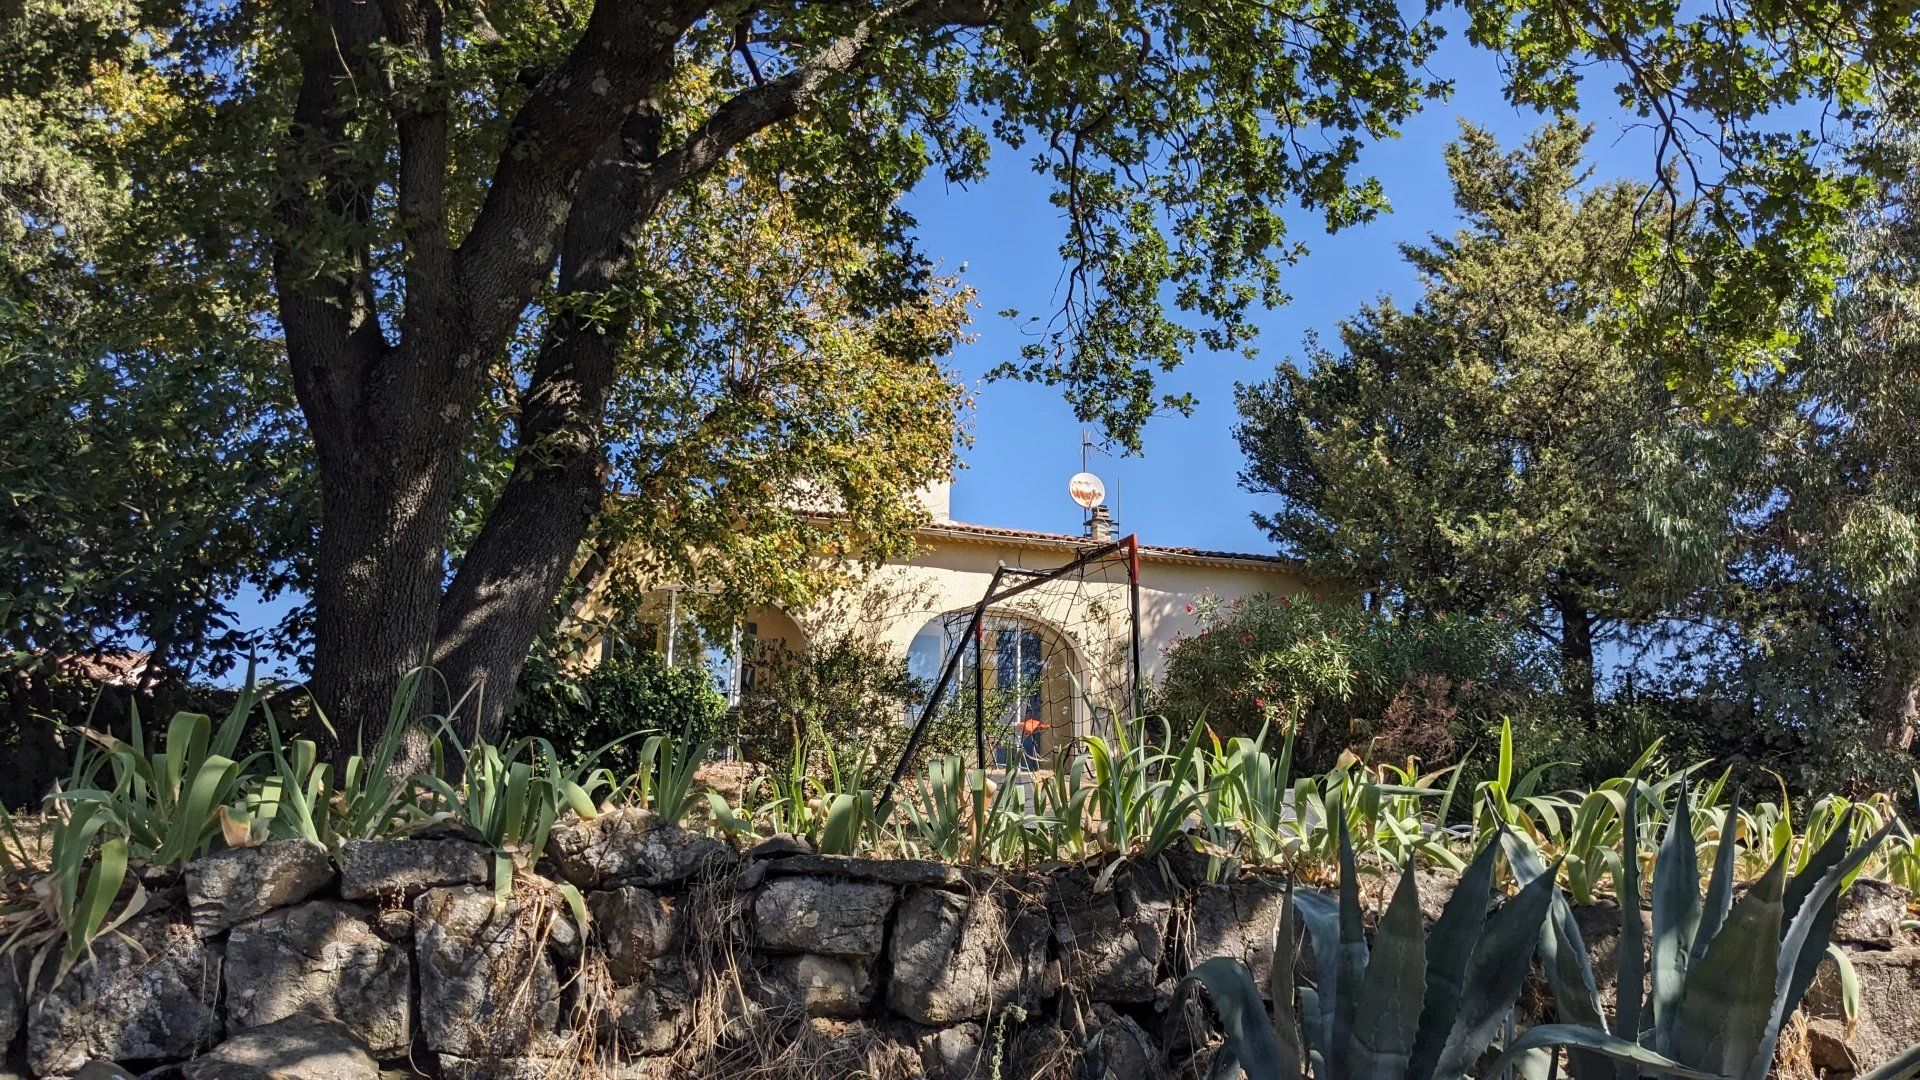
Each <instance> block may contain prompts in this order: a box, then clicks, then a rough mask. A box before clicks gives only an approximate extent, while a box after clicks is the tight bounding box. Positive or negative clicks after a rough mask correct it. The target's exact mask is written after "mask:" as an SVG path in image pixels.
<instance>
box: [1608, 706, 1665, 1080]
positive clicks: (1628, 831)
mask: <svg viewBox="0 0 1920 1080" xmlns="http://www.w3.org/2000/svg"><path fill="white" fill-rule="evenodd" d="M1655 745H1658V743H1657V742H1656V744H1655ZM1648 753H1649V754H1651V753H1652V749H1651V748H1649V749H1648ZM1615 892H1616V893H1618V894H1619V895H1618V899H1619V901H1620V945H1619V948H1618V951H1617V954H1616V958H1615V966H1616V968H1617V969H1618V970H1619V976H1618V977H1617V978H1616V980H1615V983H1614V985H1615V987H1616V990H1615V991H1614V996H1615V997H1616V999H1617V1001H1616V1007H1615V1009H1614V1021H1613V1027H1614V1030H1615V1031H1617V1032H1619V1033H1620V1035H1621V1036H1622V1037H1624V1038H1626V1039H1627V1040H1628V1041H1630V1042H1638V1041H1639V1039H1640V1013H1641V1008H1640V1006H1641V999H1642V995H1643V994H1644V993H1645V992H1646V986H1645V978H1646V973H1647V972H1646V927H1645V926H1643V925H1642V924H1641V922H1640V779H1639V775H1638V774H1637V773H1636V774H1635V775H1634V776H1632V777H1631V778H1630V780H1629V783H1628V786H1627V805H1626V810H1625V812H1624V813H1622V814H1621V817H1620V879H1619V881H1618V883H1617V888H1616V889H1615ZM1617 1071H1618V1072H1619V1073H1620V1075H1621V1076H1622V1077H1624V1078H1627V1080H1631V1077H1632V1070H1631V1069H1630V1067H1629V1066H1627V1065H1625V1064H1622V1065H1621V1066H1620V1069H1619V1070H1617Z"/></svg>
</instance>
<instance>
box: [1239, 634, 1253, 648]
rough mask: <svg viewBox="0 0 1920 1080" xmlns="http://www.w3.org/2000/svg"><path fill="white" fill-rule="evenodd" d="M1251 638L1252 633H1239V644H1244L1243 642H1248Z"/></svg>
mask: <svg viewBox="0 0 1920 1080" xmlns="http://www.w3.org/2000/svg"><path fill="white" fill-rule="evenodd" d="M1252 640H1253V635H1252V634H1241V635H1240V644H1242V645H1245V644H1246V643H1247V642H1249V641H1252Z"/></svg>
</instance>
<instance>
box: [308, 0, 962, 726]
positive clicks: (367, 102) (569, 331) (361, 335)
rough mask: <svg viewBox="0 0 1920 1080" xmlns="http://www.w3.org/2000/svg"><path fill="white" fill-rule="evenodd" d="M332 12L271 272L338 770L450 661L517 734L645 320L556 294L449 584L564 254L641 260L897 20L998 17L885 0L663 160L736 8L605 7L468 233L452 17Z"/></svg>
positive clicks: (598, 8)
mask: <svg viewBox="0 0 1920 1080" xmlns="http://www.w3.org/2000/svg"><path fill="white" fill-rule="evenodd" d="M312 4H313V6H312V7H311V9H310V10H309V12H308V18H307V22H306V25H305V26H304V27H303V28H301V30H302V32H301V42H300V48H301V53H300V55H301V82H300V89H299V93H298V97H297V100H296V101H295V103H294V107H293V112H292V117H291V123H290V124H289V125H288V133H287V138H286V141H285V143H284V145H282V146H281V147H280V152H279V159H278V162H277V165H278V168H279V170H280V173H281V182H280V184H279V190H280V191H282V192H283V193H285V194H283V196H282V201H281V202H280V203H279V204H278V205H277V207H276V210H277V216H278V218H279V226H280V227H279V230H278V232H277V234H276V238H275V243H274V250H273V268H274V284H275V292H276V295H277V297H278V300H279V314H280V320H281V323H282V328H283V331H284V333H285V338H286V346H287V355H288V362H289V365H290V367H291V369H292V373H293V381H294V390H295V394H296V396H297V397H298V399H299V402H300V406H301V410H302V412H303V413H304V414H305V416H306V418H307V423H308V428H309V431H310V433H311V435H312V438H313V442H314V447H315V454H316V458H317V462H318V467H319V473H320V478H321V497H322V506H321V529H320V539H319V545H318V552H317V558H316V567H315V572H316V578H315V595H314V600H315V607H316V615H317V625H316V628H315V630H316V634H315V648H314V673H313V683H312V685H313V690H314V693H315V696H316V697H317V698H318V700H319V703H320V706H321V708H322V710H323V711H324V712H325V714H326V715H327V717H328V718H329V720H330V721H331V725H332V729H333V731H335V732H337V733H338V734H339V740H340V743H339V744H338V745H335V746H334V750H335V756H336V757H337V756H339V754H340V753H342V752H345V751H347V750H351V748H352V747H353V746H354V745H356V744H357V743H358V742H359V741H360V740H361V739H367V740H370V739H371V738H373V737H374V736H376V735H377V734H378V733H379V731H380V730H381V729H382V728H383V726H384V725H385V723H386V721H387V717H388V712H389V709H390V707H391V704H392V702H393V699H394V695H395V693H396V691H397V689H398V687H399V684H400V680H401V677H402V676H403V675H405V674H406V673H407V672H408V671H409V670H412V669H414V668H416V667H418V666H420V665H422V664H431V665H432V666H433V667H434V669H435V671H436V672H437V674H438V676H439V678H438V679H437V680H436V679H429V680H428V681H427V685H428V686H429V687H435V688H437V687H439V686H444V687H445V691H444V694H440V693H438V692H437V690H436V693H435V695H434V703H435V704H437V705H439V706H443V707H444V706H445V705H447V704H450V703H451V702H453V701H462V700H463V701H464V702H465V703H466V706H465V709H463V715H462V716H461V717H459V719H460V720H461V721H463V722H464V724H463V726H470V730H477V731H478V733H479V734H481V735H484V736H487V737H490V738H491V737H496V736H498V734H499V732H500V728H501V723H502V721H503V720H504V717H505V714H506V710H507V708H508V707H509V706H510V704H511V696H512V692H513V686H514V682H515V680H516V679H517V678H518V675H519V672H520V668H521V666H522V664H523V662H524V661H525V658H526V653H527V649H528V648H529V647H530V645H531V644H532V642H533V640H534V637H535V635H537V634H538V633H539V632H540V630H541V629H542V628H543V627H544V626H545V624H546V621H547V620H548V619H549V618H550V617H551V615H552V605H553V601H554V598H555V596H556V594H557V592H558V590H559V589H560V587H561V585H562V584H563V582H564V580H565V578H566V575H567V573H568V571H569V569H570V567H571V564H572V562H573V560H574V558H575V557H576V554H577V553H578V552H579V549H580V545H581V542H582V541H583V539H585V537H586V536H587V533H588V530H589V528H590V526H591V523H592V521H593V519H594V516H595V514H596V513H597V511H598V509H599V505H600V500H601V499H602V497H603V494H604V491H605V449H604V446H603V445H602V425H603V422H604V413H605V409H606V403H607V399H608V395H609V393H610V391H611V389H612V387H613V384H614V379H615V376H616V364H617V361H618V358H619V353H620V350H621V349H622V348H623V347H624V345H625V338H626V336H627V335H628V334H629V333H630V332H631V329H632V323H633V316H634V313H632V312H621V311H616V312H614V313H613V317H612V318H611V319H610V320H609V319H608V318H607V317H606V316H607V313H606V312H605V311H604V310H601V311H599V312H598V313H597V315H598V318H599V320H600V321H599V322H598V323H597V324H596V325H589V324H588V323H587V322H586V321H585V320H584V319H583V318H582V317H580V316H576V315H573V314H570V313H569V312H570V311H572V310H574V309H572V308H570V307H569V306H568V305H566V304H564V303H563V304H556V305H553V307H552V314H551V317H550V318H549V321H548V325H547V329H546V338H545V340H544V341H543V342H542V343H541V345H540V347H539V351H538V354H537V359H536V361H535V363H534V367H533V371H532V373H531V378H530V379H529V382H528V385H527V386H526V387H525V389H524V390H523V391H522V393H521V396H520V402H519V404H520V412H519V416H518V423H517V426H516V430H515V433H514V435H515V446H514V465H513V470H512V473H511V474H510V476H509V478H508V480H507V483H506V485H505V488H504V489H503V491H502V492H501V494H500V496H499V498H498V500H497V502H496V503H495V505H493V506H492V507H490V508H489V509H488V511H487V513H486V517H485V520H484V522H483V524H482V527H481V530H480V533H479V536H478V538H477V539H476V540H475V542H474V543H473V544H472V546H471V547H470V548H469V549H468V551H467V552H466V554H465V557H464V558H463V559H462V561H461V563H460V565H459V567H458V569H457V572H455V573H454V574H453V576H452V578H451V580H449V578H448V572H449V567H448V565H447V561H448V551H447V539H448V529H449V519H450V515H451V513H452V510H453V508H454V506H455V504H456V502H457V500H458V499H459V498H460V495H461V491H460V482H461V467H462V465H463V460H462V454H463V451H464V448H465V447H466V445H467V444H468V441H469V440H470V439H471V438H472V437H473V435H474V424H475V415H476V411H477V409H476V407H477V405H478V403H479V400H480V396H481V394H482V393H483V392H484V389H485V380H486V378H487V377H488V375H489V372H490V371H491V370H492V369H493V368H494V367H495V366H496V365H497V364H498V363H499V362H500V361H501V359H502V358H503V357H504V356H505V354H506V349H507V347H508V344H509V342H510V341H511V340H512V337H513V335H514V333H515V332H516V331H518V330H519V329H520V328H521V325H522V320H523V319H524V318H525V316H526V312H527V311H528V308H529V305H530V304H532V303H533V301H534V299H535V297H536V296H537V295H539V294H540V292H541V290H542V289H544V288H546V287H547V284H548V282H549V279H550V277H551V276H552V275H553V274H554V273H555V271H556V269H557V271H558V290H559V292H560V294H561V295H562V297H563V298H564V297H568V296H591V295H592V294H596V293H598V294H606V293H607V292H608V290H609V288H610V287H611V286H613V285H614V284H616V283H617V281H618V279H619V278H620V277H621V276H622V275H624V274H628V273H631V272H633V271H634V269H635V267H634V250H635V247H636V240H637V236H638V231H639V230H640V229H641V228H642V227H643V226H644V225H645V224H646V223H647V222H648V221H649V220H650V219H651V218H652V216H653V215H654V214H655V213H656V212H657V210H658V209H659V207H660V206H661V205H662V204H663V203H664V202H665V201H666V200H667V199H668V198H670V197H671V196H672V195H673V194H674V193H675V192H677V191H679V190H681V189H682V188H684V187H685V186H686V185H688V184H691V183H695V182H697V181H698V180H699V179H700V178H701V177H702V176H704V175H705V174H706V173H707V172H708V171H710V170H711V169H713V168H714V167H715V166H716V165H718V164H719V163H721V162H723V161H725V160H726V158H727V157H728V155H730V154H731V153H732V152H733V151H734V149H735V148H737V147H738V146H739V145H740V143H741V142H743V141H744V140H746V139H748V138H750V137H752V136H753V135H754V134H756V133H757V132H759V131H762V130H764V129H766V128H767V127H769V126H772V125H774V124H778V123H781V122H783V121H787V120H790V119H791V118H793V117H795V116H797V115H799V114H801V113H802V112H803V111H804V110H805V109H806V108H807V106H808V105H809V104H810V103H812V102H813V101H814V100H815V99H816V98H817V96H818V94H819V91H820V90H821V88H822V87H823V86H825V85H826V83H827V80H829V79H832V78H835V77H838V76H841V75H843V74H846V73H848V72H849V71H851V70H853V69H855V68H856V67H857V65H858V64H859V63H860V62H861V61H862V60H863V59H864V58H866V57H867V56H868V55H869V54H870V53H871V52H872V50H873V48H874V44H875V42H876V40H878V39H879V38H880V37H881V35H882V33H883V31H889V30H894V31H928V30H933V31H938V30H941V29H944V28H946V27H950V26H955V25H968V26H981V25H985V24H986V23H987V22H988V21H990V19H991V17H992V15H993V13H994V10H995V9H994V6H993V3H992V0H907V2H904V3H896V4H892V5H885V6H881V7H877V8H874V9H873V10H872V12H871V14H870V15H869V16H868V17H867V18H865V19H862V20H860V21H857V22H855V23H853V24H852V25H851V26H850V27H849V28H848V29H847V30H846V31H844V32H842V33H841V35H840V36H839V37H837V38H834V39H832V40H829V41H826V42H824V43H823V44H822V45H821V46H820V47H819V48H818V49H817V50H815V51H814V52H813V53H811V54H810V55H809V56H807V57H803V58H801V59H800V60H799V61H798V62H796V63H795V64H794V66H793V67H791V68H790V69H789V70H787V71H786V72H784V73H783V74H781V75H780V76H779V77H777V78H773V79H771V80H765V81H760V80H756V81H755V82H754V84H753V85H751V86H748V87H746V88H744V89H741V90H739V91H738V92H736V93H734V94H733V95H732V96H731V97H729V98H726V99H725V100H724V101H722V102H721V103H720V104H719V105H718V106H716V107H715V108H714V109H713V110H712V111H711V113H709V114H708V115H707V116H706V117H705V119H704V120H702V121H700V122H699V123H696V124H692V125H690V126H688V127H686V128H684V129H682V130H684V131H685V134H684V135H683V136H682V137H681V138H680V140H679V141H678V142H677V143H676V144H675V145H673V146H671V147H664V146H662V132H663V130H664V128H665V127H666V125H665V124H664V123H663V121H662V118H661V116H660V113H659V110H658V108H657V106H655V105H654V101H655V100H656V93H657V91H658V90H659V89H660V88H661V87H662V86H663V85H665V83H666V82H667V80H668V79H670V78H671V77H672V75H673V68H674V57H675V51H676V49H677V48H678V47H679V45H680V43H681V41H682V39H683V37H685V35H686V34H687V33H688V31H689V30H690V29H692V28H693V27H694V26H695V25H696V24H697V23H698V22H699V21H700V20H701V19H703V18H705V17H707V16H708V14H709V11H710V9H711V8H712V7H713V4H712V2H711V0H668V2H664V3H658V4H646V3H628V2H621V0H600V2H598V3H596V4H595V5H594V8H593V11H592V13H591V15H590V16H589V17H588V19H587V20H586V23H585V26H584V28H583V29H582V30H581V32H580V36H579V38H578V39H577V40H576V41H575V43H574V45H573V46H572V48H571V50H570V52H569V54H568V55H567V57H566V58H565V59H564V60H563V61H562V62H560V63H559V64H557V65H555V66H554V68H553V69H552V70H551V71H548V72H546V73H545V74H544V75H542V76H540V77H539V78H538V81H537V83H536V84H535V85H534V87H533V89H532V91H531V93H530V94H529V95H528V97H527V99H526V100H525V102H524V103H523V104H522V105H521V106H520V108H519V110H518V111H517V112H516V113H515V115H514V116H513V117H512V118H511V120H510V122H509V124H508V128H507V137H506V145H505V146H504V147H503V148H502V150H501V151H500V154H499V157H498V159H497V162H496V163H495V166H494V169H493V173H492V178H491V180H490V182H489V183H488V186H487V190H486V194H485V196H484V198H483V199H482V201H481V205H480V208H479V210H478V213H477V214H476V215H475V216H474V218H473V223H472V225H471V227H470V228H469V229H468V230H467V232H466V235H465V236H464V237H462V238H459V239H458V240H456V238H455V237H454V236H453V235H452V231H453V228H454V227H453V224H452V222H451V220H450V213H449V209H448V207H449V199H448V196H447V189H446V184H447V176H448V172H449V162H450V160H451V158H450V153H449V129H450V126H451V125H450V121H449V117H450V110H449V106H448V101H447V98H446V95H447V94H448V93H449V90H448V89H447V86H446V84H447V81H448V80H447V79H446V78H445V77H444V76H445V72H444V68H443V65H442V62H441V61H442V38H441V35H442V32H443V28H442V25H441V8H440V7H439V5H438V4H436V3H433V2H431V0H379V2H377V3H365V2H361V0H312ZM395 57H403V58H405V60H406V62H405V63H396V62H395V60H394V58H395ZM422 73H425V77H424V78H423V77H422ZM408 79H413V80H415V81H414V82H412V83H407V82H406V80H408ZM382 116H384V121H385V122H386V123H388V124H389V125H390V127H391V131H392V133H393V137H394V145H395V146H396V148H397V151H398V153H397V165H396V166H395V167H393V168H392V169H391V175H376V174H375V172H374V171H373V170H375V169H377V168H380V167H382V166H379V165H370V164H368V163H367V162H365V161H363V160H360V159H359V157H357V156H356V155H355V153H354V152H353V142H354V139H353V135H352V128H351V124H352V123H353V122H354V121H355V118H356V117H358V118H360V119H361V120H368V119H372V120H380V119H381V118H382ZM387 187H390V188H391V190H392V192H393V199H394V209H395V210H396V211H397V220H398V222H399V224H400V230H401V247H402V255H401V259H400V265H401V268H402V270H401V275H400V278H401V280H400V285H399V289H398V292H399V293H400V295H399V296H398V297H394V296H389V295H385V294H384V293H383V292H382V291H381V290H382V289H393V286H392V285H391V284H386V285H379V286H377V285H376V279H375V273H374V269H373V268H374V265H375V259H374V254H373V252H372V250H371V249H370V247H369V246H368V243H369V242H368V241H367V240H366V236H367V235H369V234H370V233H372V232H373V231H374V230H373V229H371V228H369V227H368V226H370V225H371V224H372V223H373V221H374V208H375V206H376V205H378V201H379V193H380V192H381V191H382V189H383V188H387ZM422 707H426V706H425V705H423V706H422ZM315 734H316V735H317V736H319V737H322V738H326V736H327V732H325V731H324V730H321V731H316V732H315Z"/></svg>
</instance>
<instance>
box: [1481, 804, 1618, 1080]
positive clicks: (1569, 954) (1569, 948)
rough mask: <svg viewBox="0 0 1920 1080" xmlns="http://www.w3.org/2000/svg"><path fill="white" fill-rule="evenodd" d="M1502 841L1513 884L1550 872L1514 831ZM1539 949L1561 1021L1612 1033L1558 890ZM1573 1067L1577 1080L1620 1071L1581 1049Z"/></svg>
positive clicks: (1597, 1079)
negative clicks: (1615, 1070) (1510, 868)
mask: <svg viewBox="0 0 1920 1080" xmlns="http://www.w3.org/2000/svg"><path fill="white" fill-rule="evenodd" d="M1500 840H1501V844H1502V846H1504V847H1505V848H1506V852H1507V863H1508V864H1509V865H1511V866H1512V867H1513V878H1514V880H1515V881H1517V882H1518V883H1519V884H1520V885H1521V886H1522V887H1525V886H1526V885H1528V884H1529V883H1531V882H1532V881H1533V880H1534V879H1535V878H1538V877H1539V876H1540V875H1542V874H1544V873H1546V872H1547V864H1546V863H1545V861H1543V860H1542V859H1541V858H1540V853H1539V852H1537V851H1535V850H1534V848H1533V845H1532V844H1529V843H1527V841H1526V840H1524V839H1522V838H1521V837H1520V836H1518V835H1516V834H1515V833H1514V832H1513V831H1512V830H1511V829H1503V830H1502V831H1501V833H1500ZM1538 947H1539V950H1540V966H1541V967H1542V968H1544V969H1545V970H1546V973H1547V983H1548V985H1549V986H1550V987H1551V988H1552V990H1553V1000H1554V1003H1555V1004H1556V1005H1557V1006H1558V1007H1559V1011H1560V1017H1561V1019H1563V1020H1565V1021H1567V1022H1569V1023H1574V1024H1583V1025H1585V1026H1587V1027H1590V1028H1593V1029H1594V1030H1596V1031H1602V1032H1604V1031H1606V1030H1607V1019H1606V1013H1605V1012H1604V1011H1602V1009H1601V1005H1600V990H1599V987H1598V986H1597V985H1596V983H1595V982H1594V978H1593V965H1592V964H1591V963H1590V962H1589V961H1588V960H1587V944H1586V940H1585V939H1584V938H1582V937H1581V936H1580V925H1579V924H1578V923H1576V922H1575V921H1574V918H1573V908H1572V907H1570V906H1568V904H1567V899H1566V897H1564V896H1562V895H1561V894H1560V890H1558V889H1555V890H1554V892H1553V899H1552V902H1551V905H1550V906H1549V909H1548V912H1547V921H1546V924H1545V925H1544V926H1542V927H1541V928H1540V944H1539V946H1538ZM1568 1062H1569V1064H1570V1065H1571V1066H1572V1069H1571V1071H1572V1073H1573V1076H1574V1077H1575V1080H1604V1078H1605V1077H1606V1076H1608V1075H1609V1074H1611V1073H1612V1072H1613V1071H1614V1070H1613V1068H1612V1066H1610V1065H1609V1064H1607V1062H1606V1060H1605V1059H1604V1058H1602V1057H1599V1056H1597V1055H1595V1054H1593V1053H1591V1052H1590V1051H1588V1050H1584V1049H1581V1048H1578V1047H1574V1048H1571V1049H1570V1051H1569V1053H1568ZM1491 1075H1498V1073H1493V1074H1491Z"/></svg>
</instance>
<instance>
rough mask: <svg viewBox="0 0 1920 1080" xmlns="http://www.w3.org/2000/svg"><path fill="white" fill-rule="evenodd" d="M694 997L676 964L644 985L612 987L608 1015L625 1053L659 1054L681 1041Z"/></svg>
mask: <svg viewBox="0 0 1920 1080" xmlns="http://www.w3.org/2000/svg"><path fill="white" fill-rule="evenodd" d="M692 1005H693V997H692V995H691V994H690V993H688V990H687V985H686V979H685V977H684V976H683V975H682V973H681V971H680V969H679V967H678V966H677V965H675V966H673V967H670V968H666V969H663V970H662V971H660V972H659V973H657V974H656V976H655V977H654V978H653V979H651V980H649V981H648V982H646V983H645V984H643V985H634V986H622V987H618V988H616V989H615V990H614V992H613V995H612V1000H611V1002H609V1006H610V1012H611V1015H610V1016H609V1017H608V1020H609V1023H610V1026H611V1028H612V1031H613V1032H614V1033H615V1034H616V1035H617V1036H618V1039H619V1043H620V1046H621V1048H622V1049H623V1050H624V1051H626V1052H627V1053H639V1054H661V1053H665V1052H667V1051H669V1050H672V1049H673V1048H674V1047H675V1046H677V1045H678V1044H679V1042H680V1036H681V1033H682V1031H684V1030H685V1028H686V1021H687V1019H688V1018H689V1015H690V1014H689V1011H688V1010H689V1009H690V1008H691V1007H692Z"/></svg>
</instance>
